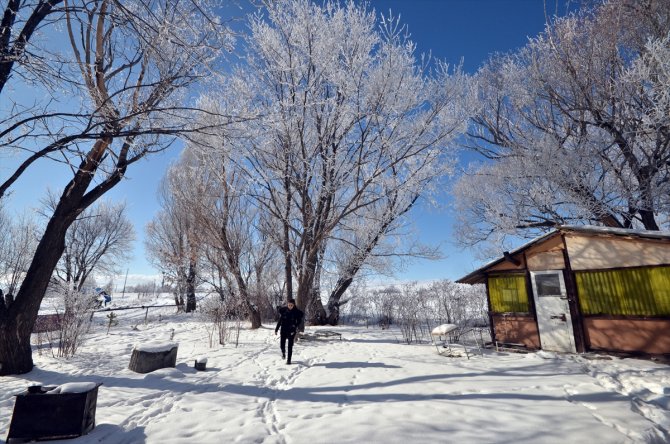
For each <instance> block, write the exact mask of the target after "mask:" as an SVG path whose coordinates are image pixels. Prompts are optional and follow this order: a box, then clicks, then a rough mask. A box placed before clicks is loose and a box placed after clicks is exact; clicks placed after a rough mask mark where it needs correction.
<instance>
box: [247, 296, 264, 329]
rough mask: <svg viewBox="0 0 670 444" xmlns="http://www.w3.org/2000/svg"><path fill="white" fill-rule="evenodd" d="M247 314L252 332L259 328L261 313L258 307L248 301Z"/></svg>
mask: <svg viewBox="0 0 670 444" xmlns="http://www.w3.org/2000/svg"><path fill="white" fill-rule="evenodd" d="M247 312H248V314H249V321H251V328H252V329H253V330H255V329H257V328H261V312H260V311H259V310H258V307H257V306H255V305H254V304H252V303H251V302H250V301H248V302H247Z"/></svg>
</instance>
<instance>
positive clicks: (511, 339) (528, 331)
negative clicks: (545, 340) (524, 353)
mask: <svg viewBox="0 0 670 444" xmlns="http://www.w3.org/2000/svg"><path fill="white" fill-rule="evenodd" d="M492 321H493V329H494V331H495V336H496V341H498V342H505V343H510V344H524V345H525V346H526V347H527V348H529V349H533V350H536V349H539V348H540V335H539V333H538V331H537V324H536V323H535V317H534V316H533V315H530V314H529V315H527V316H525V315H516V314H515V315H508V314H494V315H492Z"/></svg>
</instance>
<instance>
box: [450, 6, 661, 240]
mask: <svg viewBox="0 0 670 444" xmlns="http://www.w3.org/2000/svg"><path fill="white" fill-rule="evenodd" d="M669 61H670V2H669V1H668V0H649V1H644V2H638V1H634V0H610V1H606V2H602V3H600V4H597V5H596V6H595V7H593V8H591V9H586V10H582V11H580V12H578V13H575V14H572V15H569V16H567V17H563V18H558V19H555V21H554V22H553V23H551V24H549V25H548V26H547V27H546V29H545V31H544V32H543V33H542V34H541V35H539V36H538V37H536V38H533V39H531V40H530V41H529V43H528V44H527V45H526V46H525V47H524V48H522V49H521V50H519V51H517V52H515V53H512V54H507V55H498V56H494V57H493V58H492V59H491V61H490V62H489V63H487V64H486V66H484V67H483V68H482V69H481V70H480V72H479V73H478V75H477V80H478V94H479V98H480V103H479V111H478V113H477V115H476V117H475V118H474V119H473V121H472V126H471V127H470V132H469V135H470V147H471V148H474V149H475V150H477V151H478V152H479V153H481V154H483V155H484V156H485V157H486V158H487V159H488V161H486V162H483V163H482V164H480V165H475V166H473V167H471V168H470V169H468V170H467V171H466V172H465V174H464V176H463V178H462V179H461V180H460V183H459V184H458V185H457V186H456V190H455V191H456V196H457V200H458V206H457V207H458V211H457V214H458V215H459V217H460V230H459V231H460V238H461V240H462V241H464V242H465V243H467V244H474V243H477V242H479V241H482V240H485V239H489V240H493V239H495V238H496V237H497V236H503V237H504V236H505V235H511V234H513V235H521V236H534V235H536V234H537V233H538V230H543V229H547V227H551V226H554V225H557V224H570V223H596V224H601V225H605V226H612V227H632V228H645V229H649V230H658V229H659V228H661V227H668V223H669V222H670V220H669V219H668V215H669V214H670V175H669V174H670V94H669V93H668V91H670V75H669V73H670V70H669V69H668V68H669Z"/></svg>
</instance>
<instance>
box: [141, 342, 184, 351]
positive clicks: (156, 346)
mask: <svg viewBox="0 0 670 444" xmlns="http://www.w3.org/2000/svg"><path fill="white" fill-rule="evenodd" d="M175 347H179V343H177V342H147V343H145V344H135V350H137V351H143V352H148V353H160V352H167V351H170V350H172V349H173V348H175Z"/></svg>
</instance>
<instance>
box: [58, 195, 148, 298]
mask: <svg viewBox="0 0 670 444" xmlns="http://www.w3.org/2000/svg"><path fill="white" fill-rule="evenodd" d="M134 240H135V229H134V228H133V225H132V223H131V222H130V220H129V219H128V216H127V215H126V204H125V203H118V204H112V203H110V202H100V203H98V204H96V205H93V206H91V207H89V208H87V209H86V210H84V211H83V212H82V213H81V214H80V215H79V217H78V218H77V219H76V220H75V221H74V222H73V223H72V225H70V228H68V230H67V234H66V235H65V249H64V251H63V255H62V256H61V258H60V261H59V262H58V265H57V266H56V270H55V276H56V277H57V278H58V279H60V280H61V281H63V282H65V283H67V284H68V287H69V288H73V289H74V290H75V291H82V288H83V287H84V285H85V284H86V280H87V279H88V278H89V277H90V276H91V274H92V273H93V272H94V271H95V272H97V273H98V274H101V273H104V274H110V275H111V274H114V273H116V272H118V269H117V264H119V263H123V262H125V261H127V260H128V259H129V258H130V250H131V246H132V243H133V241H134Z"/></svg>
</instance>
